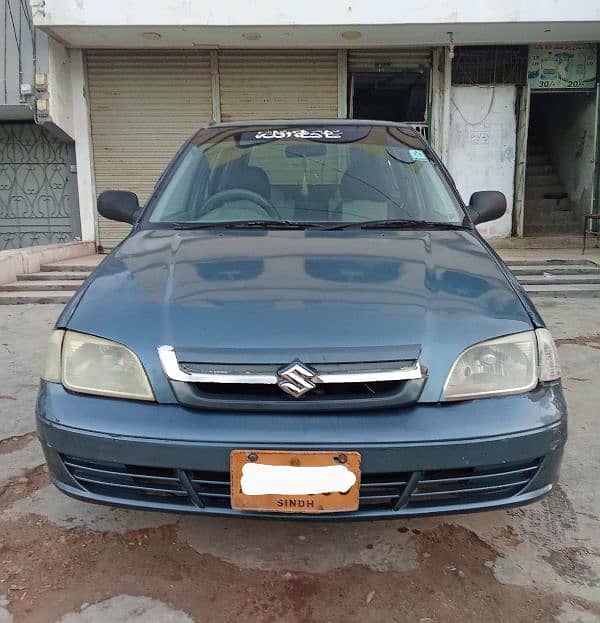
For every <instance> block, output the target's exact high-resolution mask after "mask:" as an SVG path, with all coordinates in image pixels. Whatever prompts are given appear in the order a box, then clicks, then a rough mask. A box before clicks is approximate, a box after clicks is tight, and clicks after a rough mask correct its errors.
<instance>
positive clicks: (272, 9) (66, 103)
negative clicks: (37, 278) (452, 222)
mask: <svg viewBox="0 0 600 623" xmlns="http://www.w3.org/2000/svg"><path fill="white" fill-rule="evenodd" d="M13 1H14V0H13ZM31 14H32V22H33V24H34V25H35V26H36V27H37V29H38V31H39V36H40V37H42V36H43V37H46V38H47V46H46V47H47V69H45V71H41V72H40V71H39V70H38V71H37V73H38V74H40V73H45V76H46V77H45V79H44V78H41V77H39V76H38V79H39V84H40V85H41V86H44V81H45V90H43V91H36V90H34V92H33V94H32V97H31V101H30V103H29V105H30V107H31V110H33V111H35V116H36V119H35V121H36V122H37V123H38V124H41V126H42V128H48V129H52V132H53V136H61V134H62V138H63V139H68V141H70V144H72V146H73V149H74V155H75V159H76V171H77V209H72V210H71V214H76V215H77V226H76V227H74V228H72V229H71V235H80V236H81V237H82V239H84V240H93V241H95V242H96V243H98V244H99V245H100V246H102V247H103V248H110V247H113V246H114V245H115V244H117V243H118V241H119V240H120V239H121V238H122V237H123V236H124V235H125V234H126V232H127V228H126V227H124V226H123V225H119V224H116V223H111V222H108V221H104V220H103V219H101V218H100V219H99V218H97V216H96V210H95V201H96V196H97V194H98V193H100V192H101V191H102V190H106V189H108V188H118V189H127V190H132V191H134V192H136V193H137V194H138V195H139V197H140V200H141V201H142V202H143V201H145V200H146V199H147V198H148V197H149V196H150V194H151V193H152V188H153V185H154V182H155V181H156V179H157V177H158V175H159V174H160V171H161V170H162V169H163V168H164V166H165V165H166V163H167V162H168V160H169V159H170V158H171V156H172V155H173V154H174V153H175V151H176V150H177V148H178V147H179V145H181V143H182V142H183V141H184V140H185V139H186V138H187V137H188V136H189V135H190V134H191V133H192V132H193V131H194V130H195V129H197V128H198V127H200V126H202V125H204V124H206V123H208V122H210V121H211V120H215V121H219V120H230V119H253V118H286V117H291V118H293V117H312V118H316V117H325V118H329V117H330V118H346V117H355V118H359V117H362V118H374V119H390V120H396V121H405V122H409V123H412V124H413V125H414V126H415V127H417V128H418V130H419V131H420V132H422V133H423V134H424V135H425V136H426V137H427V138H428V139H429V140H430V142H431V143H432V145H433V147H434V148H435V149H436V150H437V151H438V153H440V155H441V156H442V159H443V161H444V162H445V164H446V165H447V166H448V168H449V170H450V172H451V173H452V174H453V175H454V176H455V179H456V182H457V186H458V188H459V191H460V192H461V194H462V196H463V199H464V200H465V202H468V200H469V196H470V194H471V192H473V191H475V190H481V189H489V188H495V189H499V190H502V191H503V192H504V193H505V194H506V195H507V197H508V199H509V206H510V208H509V212H508V213H507V215H506V216H505V217H504V218H503V219H501V220H499V221H497V222H494V223H491V224H487V225H486V226H483V227H482V231H483V233H484V235H486V236H488V237H490V238H502V237H509V236H523V235H525V236H528V235H541V234H544V233H556V232H558V233H577V232H579V231H580V229H581V226H582V215H583V214H584V213H589V212H590V211H592V210H593V209H594V207H595V205H596V204H597V191H598V184H597V168H598V167H597V160H598V158H597V152H598V140H597V135H598V79H597V72H596V68H597V66H598V63H597V53H598V51H597V45H596V44H597V42H598V41H599V40H600V5H598V3H597V2H593V1H592V0H583V1H582V2H579V3H576V5H573V3H569V2H567V1H566V0H558V1H557V2H554V3H552V4H550V5H548V4H547V3H543V2H541V1H539V2H538V1H537V0H536V1H528V2H523V1H518V0H507V1H506V2H504V3H501V5H498V4H496V5H494V4H490V3H475V4H473V3H472V2H468V1H466V0H451V1H446V0H438V1H436V2H434V3H414V5H410V6H405V7H403V8H402V11H399V10H398V7H397V6H395V5H394V4H393V3H389V2H386V1H381V0H371V1H369V2H367V1H366V0H351V1H349V2H348V1H346V2H341V1H338V0H334V1H332V2H328V3H322V2H316V1H311V0H309V1H307V2H304V3H297V2H289V1H279V2H275V1H267V0H265V1H263V2H260V3H247V2H242V1H240V0H224V1H223V2H221V3H211V4H210V5H209V4H208V3H206V2H196V3H190V2H187V1H186V0H170V1H169V2H151V1H149V0H146V1H143V0H127V1H119V2H117V1H116V0H115V1H110V0H107V1H106V2H103V3H98V2H94V1H93V0H32V1H31ZM34 78H35V76H34ZM34 82H35V80H34ZM40 102H41V103H40ZM40 113H41V114H40ZM72 170H73V171H75V168H74V167H72ZM1 186H2V184H1V178H0V192H1ZM0 218H1V217H0ZM0 223H1V221H0ZM73 232H75V233H73Z"/></svg>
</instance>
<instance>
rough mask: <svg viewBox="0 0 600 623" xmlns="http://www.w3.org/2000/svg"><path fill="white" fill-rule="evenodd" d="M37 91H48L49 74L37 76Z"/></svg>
mask: <svg viewBox="0 0 600 623" xmlns="http://www.w3.org/2000/svg"><path fill="white" fill-rule="evenodd" d="M35 88H36V91H47V90H48V74H35Z"/></svg>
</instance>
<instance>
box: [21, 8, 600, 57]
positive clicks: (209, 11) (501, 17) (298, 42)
mask: <svg viewBox="0 0 600 623" xmlns="http://www.w3.org/2000/svg"><path fill="white" fill-rule="evenodd" d="M30 2H31V6H32V9H33V15H34V22H35V24H36V25H37V26H40V27H41V28H43V29H44V30H45V31H46V32H47V33H49V34H51V35H53V36H55V37H56V38H57V39H59V40H61V41H63V42H66V43H68V45H70V46H71V47H81V48H90V47H132V48H138V47H151V48H155V47H165V48H183V47H190V48H195V47H200V48H202V47H204V48H205V47H217V46H218V47H237V48H239V47H253V48H257V47H264V48H268V47H286V48H289V47H311V46H314V47H348V46H349V45H350V46H353V47H374V46H388V45H421V46H423V45H432V46H435V45H444V44H447V43H448V40H449V37H448V32H449V31H451V32H452V34H453V38H454V42H455V43H456V44H457V45H465V44H482V45H490V44H494V43H522V44H527V43H530V42H532V41H537V42H540V43H542V42H557V41H596V40H598V39H599V38H600V3H599V2H598V1H597V0H578V1H577V2H572V1H570V0H553V2H547V1H546V0H504V1H503V2H483V1H481V0H479V1H478V2H473V1H472V0H429V1H428V2H402V3H401V4H400V5H399V4H398V3H394V2H390V0H327V1H326V2H324V1H323V0H305V1H304V2H298V1H297V0H250V1H248V0H221V1H220V2H214V1H210V0H195V1H192V0H103V1H102V2H100V1H99V0H30ZM399 7H400V8H399ZM346 30H353V31H358V37H357V38H353V39H345V38H343V36H342V33H343V32H344V31H346ZM148 32H150V33H151V34H150V36H148ZM248 33H251V34H252V35H253V36H252V37H250V38H248V37H247V36H245V35H247V34H248ZM156 35H158V36H156Z"/></svg>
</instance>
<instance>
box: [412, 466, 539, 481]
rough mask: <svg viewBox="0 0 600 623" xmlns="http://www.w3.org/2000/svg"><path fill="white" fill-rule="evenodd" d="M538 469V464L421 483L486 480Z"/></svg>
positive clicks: (434, 479) (430, 479)
mask: <svg viewBox="0 0 600 623" xmlns="http://www.w3.org/2000/svg"><path fill="white" fill-rule="evenodd" d="M536 469H537V466H533V467H524V468H523V469H516V470H512V471H509V472H498V473H491V474H479V475H476V476H467V477H465V476H454V477H453V478H427V479H423V480H421V481H420V482H421V484H430V483H431V484H442V483H446V482H459V481H461V480H484V479H486V478H501V477H505V476H514V475H517V474H521V473H527V472H532V471H535V470H536Z"/></svg>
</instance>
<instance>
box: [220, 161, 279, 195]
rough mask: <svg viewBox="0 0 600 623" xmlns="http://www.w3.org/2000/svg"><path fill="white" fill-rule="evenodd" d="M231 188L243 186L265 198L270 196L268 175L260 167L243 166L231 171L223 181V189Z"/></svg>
mask: <svg viewBox="0 0 600 623" xmlns="http://www.w3.org/2000/svg"><path fill="white" fill-rule="evenodd" d="M231 188H243V189H245V190H251V191H252V192H255V193H257V194H258V195H261V197H264V198H265V199H270V198H271V182H270V181H269V176H268V175H267V174H266V173H265V171H264V170H263V169H261V168H260V167H244V168H240V169H238V170H237V171H235V172H233V173H232V175H231V176H230V177H228V179H227V181H226V182H225V185H224V188H223V190H229V189H231Z"/></svg>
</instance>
